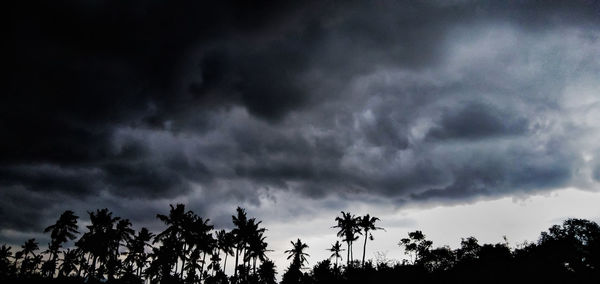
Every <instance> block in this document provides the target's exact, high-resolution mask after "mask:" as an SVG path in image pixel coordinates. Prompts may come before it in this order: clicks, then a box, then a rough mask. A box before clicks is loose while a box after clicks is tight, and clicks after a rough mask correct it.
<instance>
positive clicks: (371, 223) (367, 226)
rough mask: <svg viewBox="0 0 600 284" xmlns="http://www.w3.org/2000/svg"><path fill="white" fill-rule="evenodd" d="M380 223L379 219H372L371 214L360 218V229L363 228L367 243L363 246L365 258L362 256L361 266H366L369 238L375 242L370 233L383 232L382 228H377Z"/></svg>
mask: <svg viewBox="0 0 600 284" xmlns="http://www.w3.org/2000/svg"><path fill="white" fill-rule="evenodd" d="M377 221H380V220H379V218H377V217H371V216H369V214H367V215H365V216H363V217H360V218H359V219H358V227H359V228H361V229H362V230H363V232H364V233H365V243H364V245H363V256H362V262H361V265H362V266H364V265H365V252H366V251H367V236H368V237H369V238H370V239H371V240H373V234H372V233H371V234H369V231H375V230H383V228H381V227H376V226H375V222H377Z"/></svg>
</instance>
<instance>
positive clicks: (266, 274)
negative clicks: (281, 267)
mask: <svg viewBox="0 0 600 284" xmlns="http://www.w3.org/2000/svg"><path fill="white" fill-rule="evenodd" d="M276 274H277V272H276V271H275V263H274V262H272V261H270V260H268V259H267V260H265V261H263V262H262V263H261V265H260V267H259V268H258V279H259V282H260V283H264V284H275V283H277V280H276V278H275V275H276Z"/></svg>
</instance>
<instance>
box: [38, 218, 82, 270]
mask: <svg viewBox="0 0 600 284" xmlns="http://www.w3.org/2000/svg"><path fill="white" fill-rule="evenodd" d="M78 218H79V217H78V216H76V215H75V213H74V212H73V211H71V210H67V211H65V212H63V213H62V214H61V215H60V217H59V218H58V220H57V221H56V223H55V224H54V225H51V226H48V227H47V228H46V229H44V233H48V232H50V239H51V241H50V245H49V246H48V250H49V251H50V259H49V261H48V263H49V264H50V265H49V268H50V270H51V274H50V275H48V276H51V277H52V276H53V275H54V270H55V267H56V258H57V257H58V252H59V249H60V248H61V247H62V245H63V244H64V243H66V242H67V241H70V240H74V239H75V238H76V237H77V234H79V231H77V230H78V228H79V227H78V226H77V219H78Z"/></svg>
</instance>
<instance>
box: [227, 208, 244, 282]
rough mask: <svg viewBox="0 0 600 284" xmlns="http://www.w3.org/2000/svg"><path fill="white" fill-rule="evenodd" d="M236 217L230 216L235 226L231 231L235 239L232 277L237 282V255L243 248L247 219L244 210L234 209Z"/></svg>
mask: <svg viewBox="0 0 600 284" xmlns="http://www.w3.org/2000/svg"><path fill="white" fill-rule="evenodd" d="M235 210H236V213H237V215H236V216H231V220H232V222H233V225H234V226H235V228H234V229H233V230H232V231H231V233H232V234H233V236H234V239H235V241H234V242H235V266H234V272H233V277H234V279H235V280H234V281H236V282H237V281H238V279H237V276H238V258H239V253H240V250H241V249H242V248H243V247H244V241H245V235H244V234H245V233H246V231H247V229H246V227H247V226H248V217H247V215H246V210H245V209H243V208H241V207H238V208H236V209H235Z"/></svg>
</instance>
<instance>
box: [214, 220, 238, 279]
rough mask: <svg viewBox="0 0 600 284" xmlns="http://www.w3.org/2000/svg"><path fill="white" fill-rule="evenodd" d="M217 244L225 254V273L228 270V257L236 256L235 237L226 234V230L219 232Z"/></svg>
mask: <svg viewBox="0 0 600 284" xmlns="http://www.w3.org/2000/svg"><path fill="white" fill-rule="evenodd" d="M217 244H218V246H219V249H221V250H222V251H223V253H225V259H224V260H223V267H222V270H223V272H225V269H226V268H227V256H228V255H231V256H233V255H234V251H233V249H234V247H235V235H234V234H233V233H232V232H226V231H225V230H221V231H219V232H217Z"/></svg>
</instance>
